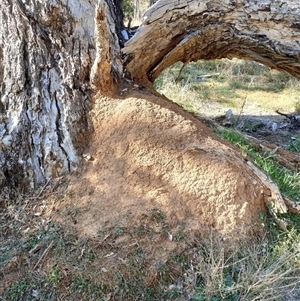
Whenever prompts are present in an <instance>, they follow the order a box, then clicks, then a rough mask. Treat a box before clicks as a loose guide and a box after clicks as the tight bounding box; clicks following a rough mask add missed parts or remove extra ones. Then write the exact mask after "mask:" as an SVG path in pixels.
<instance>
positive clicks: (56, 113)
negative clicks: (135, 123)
mask: <svg viewBox="0 0 300 301" xmlns="http://www.w3.org/2000/svg"><path fill="white" fill-rule="evenodd" d="M299 11H300V4H299V2H298V1H294V0H290V1H279V0H263V1H254V0H236V1H233V0H225V1H217V0H194V1H188V0H176V1H175V0H172V1H170V0H161V1H158V2H157V3H156V4H155V5H154V6H153V7H152V8H150V10H148V12H147V13H146V15H145V18H144V22H143V24H142V25H141V26H140V27H139V29H138V32H137V33H136V34H135V35H134V37H133V38H132V39H131V40H129V41H128V42H127V43H126V45H125V48H123V44H124V39H125V36H126V35H123V36H122V34H121V31H122V29H123V28H122V13H121V11H120V1H118V0H1V1H0V31H1V35H0V60H1V67H0V178H1V179H2V180H1V181H0V185H1V183H2V182H3V179H5V180H6V181H7V180H8V179H9V180H10V181H11V182H12V184H16V183H17V182H20V181H23V182H27V183H29V184H30V186H31V187H33V186H34V185H35V184H39V183H43V182H44V181H45V180H47V179H49V178H51V177H55V176H57V175H60V174H63V173H66V172H68V171H72V170H74V169H75V168H76V166H77V165H78V163H79V162H80V158H81V155H82V152H83V150H84V146H86V144H87V143H88V137H89V134H90V132H91V131H92V124H91V122H90V120H89V115H88V112H89V108H90V105H91V91H92V90H93V92H99V91H100V92H101V93H105V94H109V95H112V94H114V93H117V91H118V87H119V85H120V82H121V81H122V77H124V76H125V74H126V76H127V77H130V78H133V79H134V80H136V81H138V82H142V83H144V84H150V85H151V83H152V82H153V81H154V80H155V78H157V76H158V75H159V73H160V72H161V71H162V70H163V69H164V68H166V67H168V66H170V65H171V64H173V63H175V62H176V61H180V60H181V61H183V62H185V63H187V62H189V61H194V60H198V59H201V58H202V59H215V58H221V57H229V58H230V57H240V58H246V59H254V60H256V61H259V62H261V63H263V64H266V65H268V66H270V67H272V68H277V69H280V70H286V71H288V72H289V73H291V74H292V75H294V76H296V77H298V78H299V77H300V54H299V51H300V42H299V41H300V30H299V29H300V23H299V21H298V20H299ZM124 67H125V68H126V70H125V69H124Z"/></svg>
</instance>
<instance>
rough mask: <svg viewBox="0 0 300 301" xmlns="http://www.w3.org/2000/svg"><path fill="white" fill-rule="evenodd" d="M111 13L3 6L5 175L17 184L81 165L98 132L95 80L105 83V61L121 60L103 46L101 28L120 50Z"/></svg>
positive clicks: (99, 8)
mask: <svg viewBox="0 0 300 301" xmlns="http://www.w3.org/2000/svg"><path fill="white" fill-rule="evenodd" d="M107 3H108V4H110V7H112V9H111V10H110V11H109V16H110V18H113V17H114V14H115V11H114V9H115V8H116V6H115V5H113V4H112V1H107ZM107 10H108V5H107V4H106V2H103V1H100V2H99V3H98V1H96V0H95V1H90V0H72V1H65V0H48V1H45V0H30V1H24V0H1V1H0V28H1V29H0V30H1V35H0V60H1V67H0V96H1V97H0V99H1V101H0V115H1V116H0V118H1V119H0V139H1V140H0V141H1V143H0V147H1V148H0V151H1V152H0V171H1V172H2V174H4V175H5V177H6V178H7V179H9V180H10V181H12V182H14V183H13V184H16V183H17V182H20V181H23V180H25V182H27V183H29V184H30V186H34V185H35V184H39V183H42V182H44V181H45V180H46V179H49V178H50V177H55V176H57V175H60V174H63V173H65V172H68V171H72V170H73V169H74V168H76V166H77V164H78V163H79V161H80V155H81V154H82V152H83V149H84V146H85V145H86V144H87V142H88V136H89V133H90V132H91V131H92V124H91V122H90V120H89V117H88V111H89V108H90V104H91V102H90V95H91V87H90V85H91V78H93V79H94V83H95V84H97V82H98V81H100V82H101V76H102V74H101V70H100V71H99V70H98V67H97V64H98V63H99V62H100V63H102V65H104V64H105V62H106V64H107V60H108V59H113V60H115V62H117V59H116V58H114V57H113V55H110V54H109V51H110V50H109V49H108V48H109V47H108V44H107V42H106V41H105V43H101V39H103V38H104V36H103V35H102V32H99V27H101V26H102V30H103V33H105V31H106V35H107V36H109V42H110V45H111V46H112V45H114V44H115V43H116V45H115V46H112V49H116V48H117V47H118V40H119V39H118V38H117V34H116V33H114V32H113V31H114V30H119V31H120V28H119V29H116V28H115V26H114V24H113V23H112V22H111V24H110V32H108V31H107V30H106V29H105V26H107V24H106V20H111V19H109V18H105V16H104V15H103V14H105V13H107ZM101 14H102V16H101ZM97 18H98V19H97ZM95 20H96V21H97V22H96V24H97V25H96V26H95ZM115 20H117V18H115ZM103 23H105V24H104V25H103ZM116 24H120V23H117V22H116ZM97 35H98V37H97ZM114 39H115V40H114ZM108 55H110V57H109V58H108V57H107V56H108ZM101 57H102V59H101ZM94 64H96V65H95V66H94V68H93V65H94ZM107 72H111V70H108V71H107ZM103 76H107V77H108V75H107V74H104V75H103ZM108 81H109V79H108V80H106V85H108ZM23 182H24V181H23Z"/></svg>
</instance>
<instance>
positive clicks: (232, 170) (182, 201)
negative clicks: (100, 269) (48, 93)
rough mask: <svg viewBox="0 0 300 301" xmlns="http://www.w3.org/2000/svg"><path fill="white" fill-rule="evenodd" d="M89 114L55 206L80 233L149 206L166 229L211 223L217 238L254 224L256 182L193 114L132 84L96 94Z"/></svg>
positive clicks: (134, 216)
mask: <svg viewBox="0 0 300 301" xmlns="http://www.w3.org/2000/svg"><path fill="white" fill-rule="evenodd" d="M134 89H136V90H134ZM126 93H127V95H126ZM145 95H146V97H145ZM92 119H93V124H94V134H93V136H92V137H91V141H89V145H90V146H89V148H88V149H87V153H86V154H85V155H84V156H85V159H86V160H85V162H84V164H83V166H82V167H81V169H79V170H78V172H76V173H74V174H73V175H72V176H71V177H70V185H69V188H68V191H67V195H68V197H67V198H65V199H64V201H63V202H62V203H61V205H60V208H59V210H57V212H65V210H68V211H72V210H73V211H74V212H75V211H76V217H74V216H73V217H72V216H71V217H70V218H69V220H65V215H62V216H59V214H57V216H56V218H57V219H58V220H63V221H64V222H69V223H71V224H73V225H74V224H75V226H76V228H77V229H78V231H79V232H80V233H81V234H82V235H88V236H97V233H99V231H103V230H104V229H106V228H109V227H115V226H118V227H126V226H128V224H129V225H130V226H132V227H134V226H136V225H138V224H140V222H141V220H142V219H143V218H145V216H146V215H147V214H148V213H149V212H150V211H151V210H159V211H161V212H163V214H165V215H166V217H167V220H168V223H169V225H170V226H171V228H169V230H168V231H169V237H172V235H174V234H175V233H178V231H183V232H185V231H198V232H200V233H201V232H202V233H205V231H208V230H211V229H213V230H214V231H216V232H217V233H218V234H219V235H220V237H223V238H224V239H227V238H229V237H235V238H236V237H240V238H242V237H243V235H248V234H249V232H255V231H257V230H259V229H260V220H259V214H260V213H261V212H265V206H264V201H263V194H262V186H261V184H260V183H259V181H258V180H257V179H255V178H253V176H252V175H251V172H249V170H247V168H245V164H244V165H243V162H242V159H241V156H239V157H240V159H236V158H235V156H236V154H237V153H236V150H234V149H233V148H232V147H231V146H229V145H228V144H227V143H226V142H225V141H223V140H221V139H220V138H218V137H217V136H216V135H215V134H214V133H213V132H212V131H211V130H210V129H209V128H207V127H206V126H204V125H203V124H202V123H201V122H200V121H199V120H198V119H197V118H195V117H193V116H191V115H190V114H188V113H186V112H184V111H183V110H182V109H181V108H179V107H178V106H177V105H175V104H172V103H170V102H169V101H167V100H165V99H162V98H159V97H157V96H155V95H153V94H151V93H146V94H145V93H143V94H141V93H139V91H138V89H137V88H133V90H132V91H130V93H129V91H126V92H125V96H124V97H122V98H120V99H105V98H101V97H98V98H97V97H96V98H95V104H94V107H93V110H92ZM239 160H240V161H239ZM169 241H170V240H169Z"/></svg>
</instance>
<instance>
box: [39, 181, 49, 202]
mask: <svg viewBox="0 0 300 301" xmlns="http://www.w3.org/2000/svg"><path fill="white" fill-rule="evenodd" d="M50 181H51V178H50V179H48V181H47V182H46V184H45V185H44V186H43V188H42V189H41V191H40V192H39V194H38V195H37V196H36V198H39V197H40V196H41V194H42V193H43V192H44V190H45V189H46V187H47V186H48V184H49V182H50Z"/></svg>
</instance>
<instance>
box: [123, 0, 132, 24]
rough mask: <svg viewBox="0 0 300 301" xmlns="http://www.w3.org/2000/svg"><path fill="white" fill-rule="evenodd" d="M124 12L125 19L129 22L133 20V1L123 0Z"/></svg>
mask: <svg viewBox="0 0 300 301" xmlns="http://www.w3.org/2000/svg"><path fill="white" fill-rule="evenodd" d="M122 10H123V14H124V19H125V20H126V21H129V20H130V19H132V18H133V13H134V4H133V1H132V0H122Z"/></svg>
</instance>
